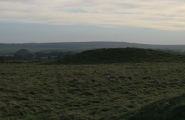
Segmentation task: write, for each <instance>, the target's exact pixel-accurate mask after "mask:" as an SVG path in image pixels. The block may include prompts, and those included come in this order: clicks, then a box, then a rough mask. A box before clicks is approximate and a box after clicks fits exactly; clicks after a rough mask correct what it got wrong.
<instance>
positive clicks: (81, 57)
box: [61, 48, 185, 64]
mask: <svg viewBox="0 0 185 120" xmlns="http://www.w3.org/2000/svg"><path fill="white" fill-rule="evenodd" d="M184 60H185V55H178V54H173V53H168V52H164V51H159V50H152V49H142V48H107V49H105V48H104V49H95V50H88V51H84V52H82V53H78V54H75V55H72V56H66V57H64V58H63V59H62V60H61V63H66V64H97V63H122V62H142V61H143V62H144V61H152V62H160V61H161V62H172V61H184Z"/></svg>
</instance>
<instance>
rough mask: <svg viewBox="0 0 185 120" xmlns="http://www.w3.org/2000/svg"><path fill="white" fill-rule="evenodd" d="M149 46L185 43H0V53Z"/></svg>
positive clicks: (174, 47)
mask: <svg viewBox="0 0 185 120" xmlns="http://www.w3.org/2000/svg"><path fill="white" fill-rule="evenodd" d="M126 47H136V48H150V49H170V50H178V51H181V50H183V49H184V48H185V45H149V44H137V43H127V42H63V43H24V44H2V43H1V44H0V53H2V52H4V53H11V52H15V51H17V50H19V49H28V50H30V51H33V52H34V51H41V50H62V51H84V50H89V49H97V48H126Z"/></svg>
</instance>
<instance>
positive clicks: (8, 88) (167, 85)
mask: <svg viewBox="0 0 185 120" xmlns="http://www.w3.org/2000/svg"><path fill="white" fill-rule="evenodd" d="M184 73H185V63H182V62H168V63H167V62H144V63H119V64H94V65H46V64H40V63H37V64H36V63H1V64H0V119H1V120H11V119H12V120H14V119H24V120H70V119H72V120H74V119H75V120H81V119H82V120H85V119H93V120H94V119H102V120H107V119H110V120H112V119H119V120H121V119H123V120H124V119H128V120H129V119H131V120H136V119H137V120H169V119H171V120H183V119H185V114H184V111H185V95H184V93H185V75H184Z"/></svg>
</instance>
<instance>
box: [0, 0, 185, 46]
mask: <svg viewBox="0 0 185 120" xmlns="http://www.w3.org/2000/svg"><path fill="white" fill-rule="evenodd" d="M77 41H79V42H80V41H123V42H135V43H147V44H185V1H184V0H130V1H129V0H52V1H51V0H0V43H28V42H29V43H31V42H77Z"/></svg>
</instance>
